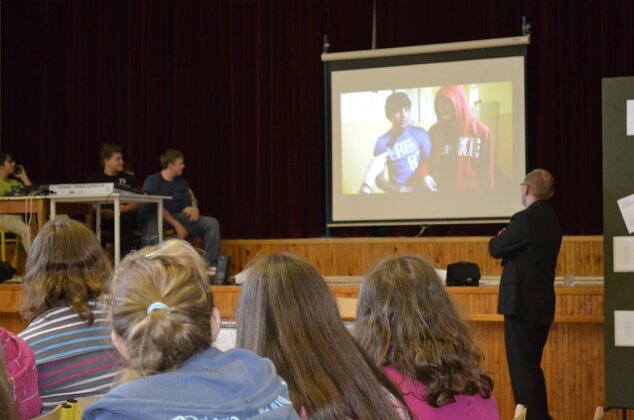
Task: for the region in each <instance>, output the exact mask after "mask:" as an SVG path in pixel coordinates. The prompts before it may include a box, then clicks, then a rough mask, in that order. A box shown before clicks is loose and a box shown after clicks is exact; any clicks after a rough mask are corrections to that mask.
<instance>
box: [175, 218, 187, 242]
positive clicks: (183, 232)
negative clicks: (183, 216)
mask: <svg viewBox="0 0 634 420" xmlns="http://www.w3.org/2000/svg"><path fill="white" fill-rule="evenodd" d="M173 226H174V229H175V230H176V236H177V237H178V239H185V238H187V235H189V233H187V229H185V227H184V226H183V225H181V224H180V223H178V222H176V223H175V224H174V225H173Z"/></svg>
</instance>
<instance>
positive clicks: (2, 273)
mask: <svg viewBox="0 0 634 420" xmlns="http://www.w3.org/2000/svg"><path fill="white" fill-rule="evenodd" d="M15 273H16V271H15V268H13V266H12V265H11V264H9V263H6V262H2V261H0V283H3V282H5V281H7V280H11V279H12V278H13V276H14V275H15Z"/></svg>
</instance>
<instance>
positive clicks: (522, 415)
mask: <svg viewBox="0 0 634 420" xmlns="http://www.w3.org/2000/svg"><path fill="white" fill-rule="evenodd" d="M527 411H528V408H526V407H525V406H524V405H522V404H517V405H516V406H515V417H513V420H526V412H527Z"/></svg>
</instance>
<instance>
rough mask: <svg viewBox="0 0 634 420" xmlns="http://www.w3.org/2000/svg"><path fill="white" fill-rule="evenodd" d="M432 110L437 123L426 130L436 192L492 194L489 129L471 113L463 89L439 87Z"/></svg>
mask: <svg viewBox="0 0 634 420" xmlns="http://www.w3.org/2000/svg"><path fill="white" fill-rule="evenodd" d="M434 107H435V111H436V116H437V122H436V123H435V124H434V125H433V126H431V128H430V129H429V136H430V137H431V141H432V150H431V157H430V164H429V171H430V173H431V175H432V176H433V178H434V180H435V181H436V184H437V188H438V190H439V191H443V190H445V191H446V190H448V189H455V190H456V191H483V190H484V191H486V190H491V191H492V190H493V188H494V186H495V183H494V175H493V140H492V138H491V130H489V128H488V127H487V126H486V125H484V124H482V123H481V122H480V121H478V120H477V119H476V118H475V117H474V116H473V115H472V114H471V111H470V109H469V104H468V102H467V96H466V94H465V90H464V87H463V86H462V85H453V86H443V87H441V88H440V89H439V90H438V92H437V93H436V99H435V103H434ZM425 169H426V168H425V167H422V170H425ZM423 175H427V174H423Z"/></svg>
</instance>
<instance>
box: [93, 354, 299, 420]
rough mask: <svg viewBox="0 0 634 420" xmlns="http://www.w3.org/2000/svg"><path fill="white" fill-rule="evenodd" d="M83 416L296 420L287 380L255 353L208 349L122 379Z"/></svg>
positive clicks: (269, 362)
mask: <svg viewBox="0 0 634 420" xmlns="http://www.w3.org/2000/svg"><path fill="white" fill-rule="evenodd" d="M82 418H83V419H187V420H242V419H258V420H260V419H299V417H298V415H297V413H296V412H295V411H294V410H293V405H292V403H291V401H290V398H289V396H288V389H287V388H286V383H285V382H284V381H283V380H282V379H281V378H280V377H279V376H277V373H276V371H275V367H274V366H273V363H271V361H270V360H268V359H264V358H261V357H259V356H258V355H256V354H255V353H253V352H251V351H248V350H243V349H232V350H229V351H227V352H224V353H223V352H221V351H220V350H218V349H216V348H213V347H212V348H210V349H208V350H205V351H203V352H200V353H198V354H196V355H194V356H192V357H190V358H189V359H188V360H187V361H185V363H183V365H182V366H181V367H180V368H179V369H178V370H175V371H171V372H165V373H159V374H156V375H152V376H147V377H143V378H139V379H135V380H133V381H130V382H127V383H124V384H121V385H119V386H117V387H115V388H113V389H112V390H111V391H110V392H108V393H107V394H106V395H104V396H103V398H102V399H101V400H99V401H98V402H96V403H95V404H92V405H90V406H88V407H87V408H86V410H85V411H84V415H83V417H82Z"/></svg>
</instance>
